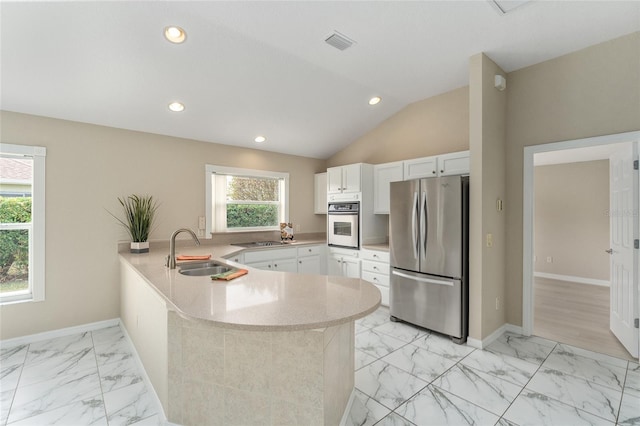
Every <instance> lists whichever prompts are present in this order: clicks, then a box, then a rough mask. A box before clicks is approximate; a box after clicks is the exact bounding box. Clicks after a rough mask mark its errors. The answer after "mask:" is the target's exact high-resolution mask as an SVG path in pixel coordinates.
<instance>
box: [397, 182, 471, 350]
mask: <svg viewBox="0 0 640 426" xmlns="http://www.w3.org/2000/svg"><path fill="white" fill-rule="evenodd" d="M468 205H469V178H468V177H463V176H447V177H441V178H429V179H418V180H411V181H404V182H392V183H391V210H390V214H389V248H390V252H391V291H390V299H389V309H390V314H391V319H392V320H402V321H406V322H408V323H412V324H415V325H419V326H421V327H424V328H427V329H430V330H433V331H437V332H439V333H443V334H447V335H449V336H451V337H452V338H453V340H454V341H455V342H456V343H463V342H465V341H466V339H467V330H468V300H469V291H468V288H469V285H468V281H469V280H468V270H469V266H468V265H469V261H468V252H469V243H468V241H469V238H468V233H469V232H468V230H469V214H468V211H469V208H468Z"/></svg>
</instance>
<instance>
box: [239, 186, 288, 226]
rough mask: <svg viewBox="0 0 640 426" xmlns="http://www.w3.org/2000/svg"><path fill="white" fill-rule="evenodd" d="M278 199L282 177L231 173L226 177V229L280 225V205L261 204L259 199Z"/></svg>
mask: <svg viewBox="0 0 640 426" xmlns="http://www.w3.org/2000/svg"><path fill="white" fill-rule="evenodd" d="M279 199H280V180H279V179H274V178H257V177H239V176H229V177H228V179H227V228H254V227H267V226H268V227H272V226H278V224H279V223H280V219H279V204H266V203H265V204H260V202H278V201H279ZM235 202H237V203H235ZM243 202H249V203H247V204H245V203H243Z"/></svg>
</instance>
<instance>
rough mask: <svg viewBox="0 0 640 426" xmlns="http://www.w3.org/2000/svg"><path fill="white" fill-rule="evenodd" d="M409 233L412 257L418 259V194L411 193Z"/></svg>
mask: <svg viewBox="0 0 640 426" xmlns="http://www.w3.org/2000/svg"><path fill="white" fill-rule="evenodd" d="M411 232H412V235H413V241H412V242H411V246H412V247H413V257H414V258H415V259H417V258H418V245H419V244H420V241H419V236H418V193H417V192H414V193H413V214H412V215H411Z"/></svg>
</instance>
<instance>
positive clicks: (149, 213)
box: [110, 194, 158, 243]
mask: <svg viewBox="0 0 640 426" xmlns="http://www.w3.org/2000/svg"><path fill="white" fill-rule="evenodd" d="M118 201H119V202H120V205H122V208H123V209H124V217H125V218H124V220H122V219H120V218H119V217H117V216H116V215H114V214H113V213H110V214H111V216H113V217H114V218H116V220H117V221H118V222H120V225H122V226H123V227H124V228H125V229H126V230H127V232H129V235H130V236H131V241H133V242H134V243H142V242H145V241H147V240H148V239H149V234H150V233H151V228H152V226H153V222H154V220H155V216H156V210H157V209H158V203H156V202H155V201H154V200H153V196H152V195H135V194H133V195H129V196H128V197H123V198H120V197H118Z"/></svg>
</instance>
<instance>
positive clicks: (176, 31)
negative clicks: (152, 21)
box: [164, 27, 187, 44]
mask: <svg viewBox="0 0 640 426" xmlns="http://www.w3.org/2000/svg"><path fill="white" fill-rule="evenodd" d="M164 38H166V39H167V40H169V41H170V42H171V43H176V44H178V43H182V42H184V41H185V40H186V39H187V33H186V32H185V31H184V30H183V29H182V28H180V27H166V28H165V29H164Z"/></svg>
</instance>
